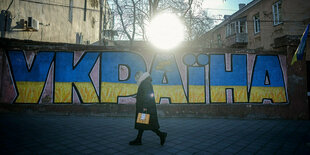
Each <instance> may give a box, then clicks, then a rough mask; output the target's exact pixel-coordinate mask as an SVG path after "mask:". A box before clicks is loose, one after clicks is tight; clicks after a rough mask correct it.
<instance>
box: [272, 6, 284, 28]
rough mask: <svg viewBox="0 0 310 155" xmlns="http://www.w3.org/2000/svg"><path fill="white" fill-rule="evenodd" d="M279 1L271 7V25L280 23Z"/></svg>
mask: <svg viewBox="0 0 310 155" xmlns="http://www.w3.org/2000/svg"><path fill="white" fill-rule="evenodd" d="M281 5H282V4H281V1H278V2H276V3H275V4H273V5H272V12H273V25H279V24H281V23H282V16H281V8H282V6H281Z"/></svg>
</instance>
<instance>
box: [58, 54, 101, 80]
mask: <svg viewBox="0 0 310 155" xmlns="http://www.w3.org/2000/svg"><path fill="white" fill-rule="evenodd" d="M98 56H99V53H93V52H88V53H85V54H84V56H83V57H82V58H81V59H80V60H79V62H78V63H77V64H76V66H75V68H74V69H73V61H74V59H73V52H57V53H56V60H55V82H91V79H90V77H89V73H90V72H91V70H92V67H93V66H94V64H95V63H96V60H97V58H98Z"/></svg>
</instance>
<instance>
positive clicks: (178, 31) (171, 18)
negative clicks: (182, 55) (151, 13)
mask: <svg viewBox="0 0 310 155" xmlns="http://www.w3.org/2000/svg"><path fill="white" fill-rule="evenodd" d="M184 31H185V27H184V25H183V23H182V22H181V20H180V19H179V17H178V16H176V15H174V14H171V13H163V14H159V15H157V16H155V17H154V18H153V19H152V20H151V22H150V23H149V24H148V25H146V33H147V37H148V39H149V41H150V42H151V43H152V44H153V45H154V46H156V47H157V48H160V49H163V50H169V49H172V48H174V47H176V46H177V45H179V44H180V43H181V42H182V41H183V40H184Z"/></svg>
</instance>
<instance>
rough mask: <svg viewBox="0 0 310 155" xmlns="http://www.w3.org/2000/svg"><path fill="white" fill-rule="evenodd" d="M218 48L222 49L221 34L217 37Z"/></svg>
mask: <svg viewBox="0 0 310 155" xmlns="http://www.w3.org/2000/svg"><path fill="white" fill-rule="evenodd" d="M217 46H218V47H222V37H221V34H218V35H217Z"/></svg>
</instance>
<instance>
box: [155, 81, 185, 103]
mask: <svg viewBox="0 0 310 155" xmlns="http://www.w3.org/2000/svg"><path fill="white" fill-rule="evenodd" d="M153 88H154V94H155V101H156V103H159V100H160V98H161V97H170V99H171V102H172V103H187V100H186V96H185V94H184V90H183V87H182V85H172V86H171V85H170V86H163V85H154V86H153Z"/></svg>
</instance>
